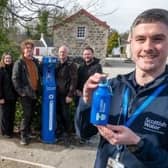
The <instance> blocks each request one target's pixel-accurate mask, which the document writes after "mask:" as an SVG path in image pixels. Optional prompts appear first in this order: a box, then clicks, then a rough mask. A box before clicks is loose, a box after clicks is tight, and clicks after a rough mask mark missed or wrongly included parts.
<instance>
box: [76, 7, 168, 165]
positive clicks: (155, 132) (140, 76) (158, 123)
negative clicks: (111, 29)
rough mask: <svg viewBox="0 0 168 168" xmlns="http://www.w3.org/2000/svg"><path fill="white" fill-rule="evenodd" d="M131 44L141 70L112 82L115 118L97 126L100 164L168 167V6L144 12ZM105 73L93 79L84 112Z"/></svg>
mask: <svg viewBox="0 0 168 168" xmlns="http://www.w3.org/2000/svg"><path fill="white" fill-rule="evenodd" d="M130 46H131V53H132V59H133V61H134V62H135V70H134V71H132V72H130V73H128V74H125V75H118V76H117V77H116V78H113V79H110V80H109V86H111V89H112V91H113V97H112V102H111V108H110V109H109V114H110V116H109V120H108V124H107V125H97V126H96V128H97V130H98V131H99V134H100V135H101V138H100V143H99V145H98V150H97V156H96V161H95V166H94V167H95V168H112V167H118V168H119V167H120V168H167V167H168V140H167V139H168V66H167V65H166V62H167V57H168V10H165V9H148V10H146V11H144V12H142V13H141V14H140V15H138V16H137V18H136V19H135V20H134V22H133V24H132V27H131V37H130ZM105 77H106V76H105V75H103V74H98V73H97V74H95V75H93V76H91V77H90V78H89V79H88V80H87V82H86V83H85V85H84V89H83V103H82V106H80V108H79V109H78V110H79V111H81V112H82V111H83V109H82V108H84V106H85V105H87V106H89V104H88V103H91V102H92V96H91V95H92V93H93V91H94V89H95V88H96V87H97V86H98V83H99V82H100V81H101V80H102V79H104V78H105ZM88 110H89V109H88ZM85 112H86V109H85ZM85 128H86V130H85V131H87V130H88V129H89V128H88V127H87V126H86V127H85Z"/></svg>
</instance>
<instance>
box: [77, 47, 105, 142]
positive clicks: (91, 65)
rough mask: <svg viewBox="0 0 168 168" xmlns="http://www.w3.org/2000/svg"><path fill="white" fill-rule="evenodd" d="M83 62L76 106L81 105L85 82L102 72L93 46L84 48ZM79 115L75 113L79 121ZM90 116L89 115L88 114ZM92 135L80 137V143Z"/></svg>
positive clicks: (79, 69) (79, 74) (80, 69)
mask: <svg viewBox="0 0 168 168" xmlns="http://www.w3.org/2000/svg"><path fill="white" fill-rule="evenodd" d="M83 60H84V62H83V64H82V65H80V66H79V68H78V84H77V90H76V96H75V104H76V107H77V106H78V105H79V100H80V98H81V97H82V91H83V86H84V84H85V82H86V81H87V80H88V78H89V77H90V76H91V75H93V74H95V73H102V66H101V64H100V63H99V61H100V60H99V59H98V58H96V57H95V56H94V50H93V48H91V47H89V46H87V47H86V48H84V50H83ZM78 117H79V115H78V113H77V112H76V114H75V118H76V119H75V120H74V121H77V118H78ZM86 117H89V116H86ZM77 124H78V123H76V122H75V130H76V134H77V136H78V137H79V130H78V127H77V126H76V125H77ZM89 138H90V137H87V138H82V137H81V138H80V143H85V142H87V141H88V140H89Z"/></svg>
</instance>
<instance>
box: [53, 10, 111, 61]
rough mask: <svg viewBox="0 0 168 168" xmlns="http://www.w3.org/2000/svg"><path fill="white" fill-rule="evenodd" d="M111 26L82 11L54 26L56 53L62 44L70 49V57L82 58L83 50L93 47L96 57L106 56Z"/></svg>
mask: <svg viewBox="0 0 168 168" xmlns="http://www.w3.org/2000/svg"><path fill="white" fill-rule="evenodd" d="M109 28H110V27H109V26H108V25H107V24H106V22H103V21H101V20H99V19H98V18H96V17H95V16H93V15H92V14H90V13H89V12H87V11H86V10H84V9H81V10H80V11H78V12H77V13H75V14H74V15H72V16H70V17H68V18H67V19H65V20H64V21H63V22H62V23H61V24H58V25H55V26H54V39H53V43H54V47H55V51H56V53H57V52H58V48H59V46H61V45H62V44H65V45H67V46H68V47H69V48H70V54H69V55H70V56H73V57H75V56H82V52H83V49H84V48H85V47H86V46H91V47H92V48H93V49H94V50H95V56H96V57H98V58H104V57H105V56H106V50H107V41H108V33H109Z"/></svg>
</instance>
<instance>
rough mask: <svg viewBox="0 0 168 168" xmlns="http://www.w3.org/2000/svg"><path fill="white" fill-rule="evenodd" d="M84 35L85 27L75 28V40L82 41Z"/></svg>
mask: <svg viewBox="0 0 168 168" xmlns="http://www.w3.org/2000/svg"><path fill="white" fill-rule="evenodd" d="M85 35H86V28H85V26H79V27H77V38H79V39H83V38H85Z"/></svg>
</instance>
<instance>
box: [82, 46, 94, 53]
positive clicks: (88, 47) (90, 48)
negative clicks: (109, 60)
mask: <svg viewBox="0 0 168 168" xmlns="http://www.w3.org/2000/svg"><path fill="white" fill-rule="evenodd" d="M84 50H90V51H91V52H92V54H94V50H93V48H92V47H90V46H87V47H85V48H84Z"/></svg>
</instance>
